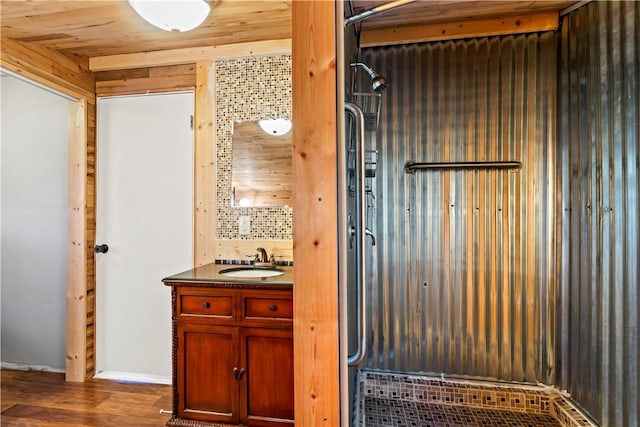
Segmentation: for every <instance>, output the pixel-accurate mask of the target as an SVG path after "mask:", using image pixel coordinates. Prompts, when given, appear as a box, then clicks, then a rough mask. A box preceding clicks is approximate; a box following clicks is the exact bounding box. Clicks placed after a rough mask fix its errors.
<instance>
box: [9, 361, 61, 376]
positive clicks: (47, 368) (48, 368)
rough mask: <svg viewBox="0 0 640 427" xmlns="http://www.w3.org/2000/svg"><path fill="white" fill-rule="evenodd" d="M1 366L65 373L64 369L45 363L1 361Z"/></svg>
mask: <svg viewBox="0 0 640 427" xmlns="http://www.w3.org/2000/svg"><path fill="white" fill-rule="evenodd" d="M0 367H1V368H2V369H10V370H12V371H43V372H57V373H63V374H64V372H65V370H64V369H57V368H52V367H51V366H45V365H24V364H22V363H12V362H0Z"/></svg>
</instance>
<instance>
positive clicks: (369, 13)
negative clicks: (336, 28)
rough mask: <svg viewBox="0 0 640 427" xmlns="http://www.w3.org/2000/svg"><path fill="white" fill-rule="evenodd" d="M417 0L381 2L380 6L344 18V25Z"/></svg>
mask: <svg viewBox="0 0 640 427" xmlns="http://www.w3.org/2000/svg"><path fill="white" fill-rule="evenodd" d="M416 1H417V0H396V1H390V2H388V3H384V4H381V5H380V6H376V7H372V8H371V9H367V10H363V11H362V12H360V13H357V14H355V15H353V16H350V17H349V18H347V19H345V20H344V26H345V27H346V26H347V25H351V24H355V23H356V22H360V21H362V20H364V19H367V18H370V17H372V16H375V15H378V14H380V13H383V12H386V11H388V10H391V9H395V8H397V7H400V6H404V5H407V4H410V3H415V2H416Z"/></svg>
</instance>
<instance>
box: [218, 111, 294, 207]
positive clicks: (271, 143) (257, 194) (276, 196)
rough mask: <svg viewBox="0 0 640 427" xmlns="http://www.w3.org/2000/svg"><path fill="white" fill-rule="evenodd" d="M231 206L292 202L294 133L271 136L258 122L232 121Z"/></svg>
mask: <svg viewBox="0 0 640 427" xmlns="http://www.w3.org/2000/svg"><path fill="white" fill-rule="evenodd" d="M231 152H232V160H231V185H232V192H231V198H232V200H231V205H232V206H234V207H276V206H292V205H293V170H292V169H293V167H292V158H291V156H292V145H291V132H290V131H289V132H287V133H286V134H284V135H280V136H278V135H272V134H268V133H267V132H265V131H264V130H263V129H262V128H261V127H260V125H259V122H258V121H247V122H235V123H234V124H233V139H232V146H231Z"/></svg>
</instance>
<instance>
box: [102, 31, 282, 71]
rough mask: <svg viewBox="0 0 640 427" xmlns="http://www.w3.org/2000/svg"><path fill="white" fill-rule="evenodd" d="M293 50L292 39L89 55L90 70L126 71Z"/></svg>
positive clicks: (279, 53) (280, 53)
mask: <svg viewBox="0 0 640 427" xmlns="http://www.w3.org/2000/svg"><path fill="white" fill-rule="evenodd" d="M290 53H291V39H281V40H264V41H258V42H250V43H236V44H228V45H220V46H203V47H195V48H184V49H167V50H157V51H151V52H137V53H127V54H122V55H108V56H95V57H93V58H89V69H90V70H92V71H109V70H124V69H127V68H143V67H158V66H164V65H179V64H187V63H193V62H205V61H215V60H217V59H225V58H241V57H244V56H263V55H288V54H290Z"/></svg>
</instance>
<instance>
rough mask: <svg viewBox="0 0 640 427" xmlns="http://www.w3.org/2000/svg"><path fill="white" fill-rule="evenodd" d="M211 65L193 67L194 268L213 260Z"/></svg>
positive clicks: (213, 170) (213, 125)
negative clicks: (194, 68)
mask: <svg viewBox="0 0 640 427" xmlns="http://www.w3.org/2000/svg"><path fill="white" fill-rule="evenodd" d="M215 77H216V72H215V63H213V62H198V63H197V64H196V94H195V95H196V100H195V102H196V105H195V135H194V138H195V141H194V146H195V154H194V156H195V159H194V161H195V177H194V179H195V182H194V199H195V200H194V226H195V230H194V231H195V240H194V251H193V254H194V260H193V262H194V265H195V266H199V265H204V264H208V263H210V262H213V261H214V260H215V241H216V187H215V182H216V126H215V125H216V121H215V108H216V104H215V100H216V97H215V93H216V92H215Z"/></svg>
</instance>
